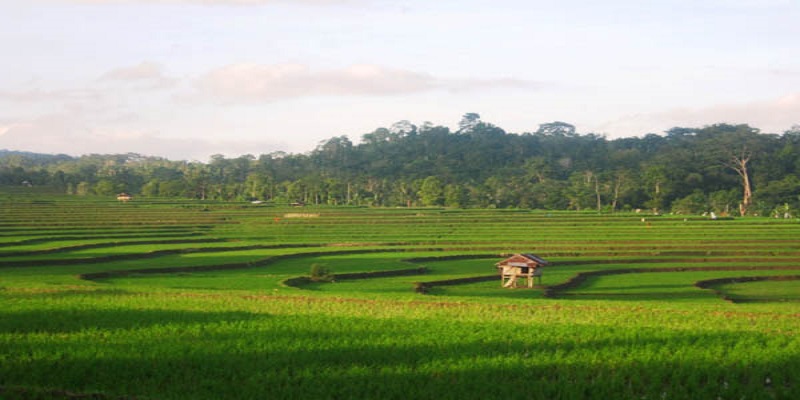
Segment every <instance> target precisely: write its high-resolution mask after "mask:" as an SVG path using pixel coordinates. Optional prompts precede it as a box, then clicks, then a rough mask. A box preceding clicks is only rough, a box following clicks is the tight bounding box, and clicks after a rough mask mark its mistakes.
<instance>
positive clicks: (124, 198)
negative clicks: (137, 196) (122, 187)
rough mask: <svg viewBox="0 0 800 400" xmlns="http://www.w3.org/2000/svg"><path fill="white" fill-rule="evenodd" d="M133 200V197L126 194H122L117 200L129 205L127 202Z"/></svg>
mask: <svg viewBox="0 0 800 400" xmlns="http://www.w3.org/2000/svg"><path fill="white" fill-rule="evenodd" d="M132 198H133V196H131V195H129V194H127V193H125V192H122V193H120V194H118V195H117V200H119V201H121V202H123V203H127V202H129V201H131V199H132Z"/></svg>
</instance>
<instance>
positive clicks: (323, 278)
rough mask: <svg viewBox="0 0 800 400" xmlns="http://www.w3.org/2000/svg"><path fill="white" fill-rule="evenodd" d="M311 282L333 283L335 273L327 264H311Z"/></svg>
mask: <svg viewBox="0 0 800 400" xmlns="http://www.w3.org/2000/svg"><path fill="white" fill-rule="evenodd" d="M310 275H311V280H312V281H314V282H333V271H331V270H330V269H328V267H326V266H325V264H317V263H314V264H311V273H310Z"/></svg>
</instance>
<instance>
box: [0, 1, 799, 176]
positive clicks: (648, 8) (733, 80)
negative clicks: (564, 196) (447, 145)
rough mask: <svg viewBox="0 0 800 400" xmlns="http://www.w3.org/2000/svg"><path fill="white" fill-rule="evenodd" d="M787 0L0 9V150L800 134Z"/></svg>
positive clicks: (189, 149)
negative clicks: (557, 130)
mask: <svg viewBox="0 0 800 400" xmlns="http://www.w3.org/2000/svg"><path fill="white" fill-rule="evenodd" d="M797 21H800V1H797V0H661V1H642V0H605V1H596V0H591V1H590V0H520V1H518V0H491V1H489V0H459V1H455V0H436V1H432V0H397V1H388V0H0V53H1V54H2V58H0V60H2V61H0V149H8V150H21V151H34V152H42V153H53V154H56V153H63V154H70V155H76V156H77V155H82V154H90V153H102V154H112V153H128V152H134V153H139V154H143V155H150V156H160V157H166V158H170V159H173V160H197V161H208V160H209V159H210V156H211V155H214V154H223V155H225V156H228V157H236V156H240V155H244V154H252V155H256V156H258V155H260V154H268V153H272V152H276V151H283V152H287V153H307V152H310V151H312V150H314V149H315V148H316V146H318V145H319V144H320V142H323V141H325V140H327V139H330V138H332V137H336V136H342V135H346V136H348V137H349V138H350V139H351V140H352V141H353V142H355V143H358V142H359V139H360V138H361V136H362V135H363V134H365V133H369V132H372V131H374V130H375V129H376V128H379V127H389V126H391V125H392V124H393V123H395V122H397V121H401V120H408V121H411V122H412V123H414V124H417V125H421V124H423V123H424V122H426V121H428V122H431V123H433V124H435V125H444V126H449V127H451V128H456V127H457V125H458V122H459V120H460V119H461V117H462V116H463V115H464V114H466V113H472V112H474V113H478V114H480V116H481V119H482V120H483V121H485V122H489V123H492V124H495V125H497V126H500V127H501V128H503V129H505V130H506V131H507V132H510V133H523V132H534V131H536V129H537V128H538V126H539V124H542V123H547V122H553V121H564V122H568V123H571V124H573V125H575V126H576V128H577V131H578V132H580V133H596V134H601V135H606V136H607V137H608V138H609V139H614V138H619V137H633V136H643V135H645V134H648V133H656V134H663V132H664V131H666V130H668V129H670V128H672V127H676V126H681V127H702V126H705V125H709V124H714V123H733V124H738V123H747V124H750V125H751V126H754V127H757V128H759V129H761V131H762V132H765V133H783V132H784V131H786V130H788V129H790V128H791V127H792V126H794V125H797V124H800V56H798V55H800V40H798V39H799V38H800V24H798V23H797Z"/></svg>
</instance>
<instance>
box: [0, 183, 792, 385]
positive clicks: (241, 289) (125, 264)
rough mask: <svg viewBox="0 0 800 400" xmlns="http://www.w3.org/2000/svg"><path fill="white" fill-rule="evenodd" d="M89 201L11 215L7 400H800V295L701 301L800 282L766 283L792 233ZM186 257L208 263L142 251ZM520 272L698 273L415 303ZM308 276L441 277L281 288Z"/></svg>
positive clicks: (760, 226) (22, 206)
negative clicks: (540, 267) (457, 281)
mask: <svg viewBox="0 0 800 400" xmlns="http://www.w3.org/2000/svg"><path fill="white" fill-rule="evenodd" d="M78 200H79V198H75V197H65V198H58V197H51V198H49V199H48V200H47V201H46V202H45V201H42V200H37V199H36V197H28V198H25V197H22V198H20V197H19V195H6V196H3V195H0V206H2V207H0V210H2V211H0V223H2V224H4V226H8V227H11V228H13V229H12V230H11V231H5V232H3V233H2V235H0V243H2V247H0V398H2V399H13V398H76V397H80V396H84V397H94V398H120V397H122V398H129V397H135V398H145V399H184V398H191V399H217V398H265V397H266V398H300V397H303V398H326V399H330V398H387V399H392V398H403V399H405V398H444V399H448V398H454V399H455V398H458V399H464V398H481V399H487V398H488V399H490V398H498V399H499V398H503V399H508V398H512V399H514V398H525V399H539V398H541V399H552V398H563V399H570V398H637V399H642V398H648V399H684V398H723V399H728V398H735V399H740V398H746V399H783V398H786V399H789V398H797V397H800V382H798V377H800V340H798V339H797V338H798V331H799V330H800V329H799V328H800V321H799V319H800V315H798V313H797V303H796V301H797V300H798V293H800V287H798V282H800V281H796V280H794V281H784V280H781V281H773V280H769V281H766V280H765V281H759V282H748V283H726V284H720V285H717V286H714V290H716V292H715V291H714V290H707V289H701V288H699V287H696V286H695V283H696V282H698V281H703V280H709V279H720V278H735V277H741V276H753V275H755V276H763V277H769V276H782V275H797V274H800V273H797V272H796V271H792V270H774V269H771V268H775V267H783V268H789V267H795V266H797V265H798V263H797V261H798V260H800V249H797V247H796V238H797V237H798V234H799V233H800V224H798V223H797V222H796V221H783V220H771V219H766V218H741V219H736V220H728V221H710V220H705V219H699V218H690V219H688V220H686V221H684V217H669V216H661V217H650V216H648V217H647V218H648V222H650V225H649V226H648V225H645V224H643V223H642V222H641V218H642V216H641V215H634V214H617V215H598V214H596V213H546V212H538V211H528V210H519V211H515V212H510V211H506V210H443V209H413V210H412V209H359V208H336V207H319V208H311V209H306V210H301V211H298V210H297V209H291V208H274V207H254V206H251V205H249V204H235V203H231V204H226V203H202V202H189V201H177V202H161V201H157V202H152V203H148V202H142V201H141V200H139V199H137V202H132V203H128V204H125V205H122V204H117V203H115V202H113V201H105V200H103V199H90V200H89V201H86V202H85V204H84V203H83V202H81V201H78ZM134 203H135V204H134ZM131 206H132V207H131ZM298 212H300V213H308V214H315V215H316V214H319V216H318V217H314V218H287V217H285V216H286V215H288V214H291V213H298ZM59 218H64V219H63V220H60V219H59ZM43 221H45V222H47V223H46V224H44V226H40V225H38V224H39V223H41V222H43ZM164 233H167V234H170V235H172V234H175V235H176V237H169V238H164V237H163V235H164ZM184 233H191V235H187V236H181V235H183V234H184ZM150 234H152V237H150V236H149V235H150ZM181 238H191V239H207V240H208V241H207V242H192V243H184V244H180V243H171V244H167V243H164V244H156V243H152V244H136V243H135V242H137V241H149V240H153V241H155V240H162V239H163V240H172V239H181ZM33 240H35V242H31V241H33ZM115 241H120V242H124V243H119V245H113V242H115ZM81 246H83V247H81ZM253 246H261V247H257V248H255V247H253ZM42 250H46V251H50V253H49V254H40V253H37V251H39V252H41V251H42ZM163 250H170V251H171V250H179V251H180V252H178V253H171V252H169V251H167V252H161V253H153V252H156V251H163ZM25 252H27V253H26V254H23V253H25ZM512 252H536V253H537V254H539V255H541V256H543V257H545V258H547V259H548V260H550V261H551V262H552V266H551V267H548V268H547V269H546V270H545V274H544V277H543V285H544V286H552V285H557V284H561V283H564V282H567V281H568V280H570V279H572V278H573V277H574V276H576V274H579V273H585V272H592V271H594V272H603V271H610V270H625V269H636V270H638V269H651V270H653V271H657V270H663V269H667V268H671V269H676V268H684V270H683V271H680V270H673V271H670V272H641V273H627V274H615V275H600V276H594V277H591V278H589V279H587V280H586V281H583V282H582V283H581V284H580V285H577V286H574V287H571V288H569V289H567V290H564V291H563V293H561V296H559V297H558V298H546V297H544V296H543V294H544V291H543V288H536V289H533V290H529V289H513V290H510V289H502V288H500V282H499V278H498V280H497V281H490V282H479V283H469V284H463V285H456V286H441V287H433V288H432V289H431V290H430V292H429V294H428V295H420V294H417V293H415V292H414V283H415V282H431V281H437V280H444V279H454V278H464V277H472V276H482V275H489V274H492V273H493V272H494V263H495V262H497V261H499V260H500V259H502V256H501V254H503V253H512ZM14 253H16V255H13V256H9V257H4V256H3V254H7V255H11V254H14ZM84 259H85V260H87V262H83V261H82V260H84ZM59 260H77V261H74V262H73V261H70V262H69V263H68V262H66V261H63V262H60V261H59ZM17 262H23V263H27V264H25V266H14V264H13V263H17ZM248 263H249V264H248ZM230 264H245V266H244V267H243V268H240V269H235V270H203V271H201V270H199V269H197V268H200V267H202V268H206V269H207V268H208V267H213V266H218V265H230ZM313 264H319V265H324V266H325V267H326V268H328V269H329V270H331V271H332V272H333V273H334V274H344V273H358V272H371V271H389V270H397V269H408V268H416V267H420V266H425V267H426V268H427V272H426V273H424V274H421V275H409V276H392V277H382V278H372V279H358V280H343V281H336V282H333V283H323V282H315V283H311V284H307V285H302V286H300V287H289V286H285V285H283V284H282V282H284V281H285V280H287V279H290V278H296V277H299V276H305V275H308V273H309V269H310V266H311V265H313ZM742 266H747V267H749V268H752V269H751V270H747V271H730V270H724V269H720V267H726V268H727V267H742ZM175 267H181V268H185V267H192V268H193V269H185V270H182V271H179V272H172V273H163V272H161V271H164V269H165V268H175ZM195 267H196V268H195ZM686 268H705V269H704V270H699V271H697V270H687V269H686ZM128 270H138V271H140V272H137V273H133V274H128V275H119V276H112V277H109V278H103V279H96V280H85V279H80V275H81V274H89V273H97V272H105V271H128ZM154 271H155V272H160V273H149V272H154ZM720 293H722V294H723V295H725V296H728V297H730V298H740V299H749V300H753V301H750V302H743V303H731V302H726V301H724V300H723V299H722V298H721V297H720Z"/></svg>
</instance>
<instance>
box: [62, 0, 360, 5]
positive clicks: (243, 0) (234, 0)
mask: <svg viewBox="0 0 800 400" xmlns="http://www.w3.org/2000/svg"><path fill="white" fill-rule="evenodd" d="M51 1H52V0H51ZM55 1H59V0H55ZM60 1H61V2H67V3H84V4H100V5H103V4H131V3H134V4H135V3H139V4H200V5H233V6H248V5H264V4H275V3H284V4H312V5H328V4H342V3H345V4H348V3H354V2H358V1H360V0H60Z"/></svg>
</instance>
